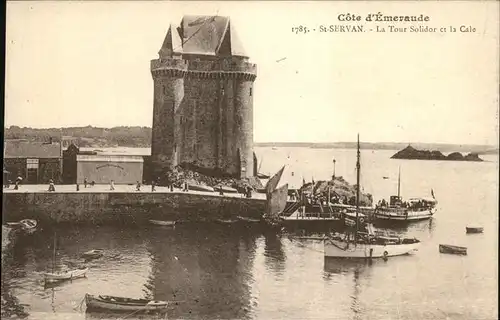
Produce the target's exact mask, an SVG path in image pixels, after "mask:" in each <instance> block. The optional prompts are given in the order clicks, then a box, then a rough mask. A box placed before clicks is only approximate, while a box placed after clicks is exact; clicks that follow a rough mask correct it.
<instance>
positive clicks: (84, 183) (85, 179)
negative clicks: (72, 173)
mask: <svg viewBox="0 0 500 320" xmlns="http://www.w3.org/2000/svg"><path fill="white" fill-rule="evenodd" d="M83 186H84V188H87V178H83Z"/></svg>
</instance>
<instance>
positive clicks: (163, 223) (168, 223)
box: [149, 220, 175, 226]
mask: <svg viewBox="0 0 500 320" xmlns="http://www.w3.org/2000/svg"><path fill="white" fill-rule="evenodd" d="M149 222H150V223H151V224H154V225H157V226H173V225H175V221H166V220H149Z"/></svg>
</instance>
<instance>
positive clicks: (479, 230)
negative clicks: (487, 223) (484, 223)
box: [465, 227, 484, 233]
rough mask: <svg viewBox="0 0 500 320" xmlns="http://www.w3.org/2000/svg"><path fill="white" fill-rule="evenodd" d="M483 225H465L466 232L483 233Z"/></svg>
mask: <svg viewBox="0 0 500 320" xmlns="http://www.w3.org/2000/svg"><path fill="white" fill-rule="evenodd" d="M483 230H484V228H483V227H465V232H466V233H483Z"/></svg>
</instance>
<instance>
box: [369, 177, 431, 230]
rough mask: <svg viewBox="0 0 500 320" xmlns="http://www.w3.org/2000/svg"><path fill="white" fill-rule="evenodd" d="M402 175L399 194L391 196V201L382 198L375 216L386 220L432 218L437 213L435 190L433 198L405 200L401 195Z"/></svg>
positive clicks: (376, 208)
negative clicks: (387, 201)
mask: <svg viewBox="0 0 500 320" xmlns="http://www.w3.org/2000/svg"><path fill="white" fill-rule="evenodd" d="M400 177H401V171H400V172H399V175H398V195H397V196H391V197H390V199H389V203H388V204H387V203H386V201H385V200H382V201H381V202H379V204H377V206H376V207H375V212H374V218H375V219H377V220H386V221H418V220H425V219H429V218H431V217H432V216H433V215H434V214H435V213H436V205H437V201H436V199H435V197H434V190H432V189H431V195H432V198H411V199H409V200H408V201H403V199H402V198H401V196H400V186H401V183H400Z"/></svg>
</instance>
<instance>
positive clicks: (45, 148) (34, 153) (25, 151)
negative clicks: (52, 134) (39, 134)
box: [4, 140, 61, 159]
mask: <svg viewBox="0 0 500 320" xmlns="http://www.w3.org/2000/svg"><path fill="white" fill-rule="evenodd" d="M4 158H36V159H40V158H61V146H60V144H59V143H58V142H55V143H54V142H53V143H45V142H30V141H17V140H5V144H4Z"/></svg>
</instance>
